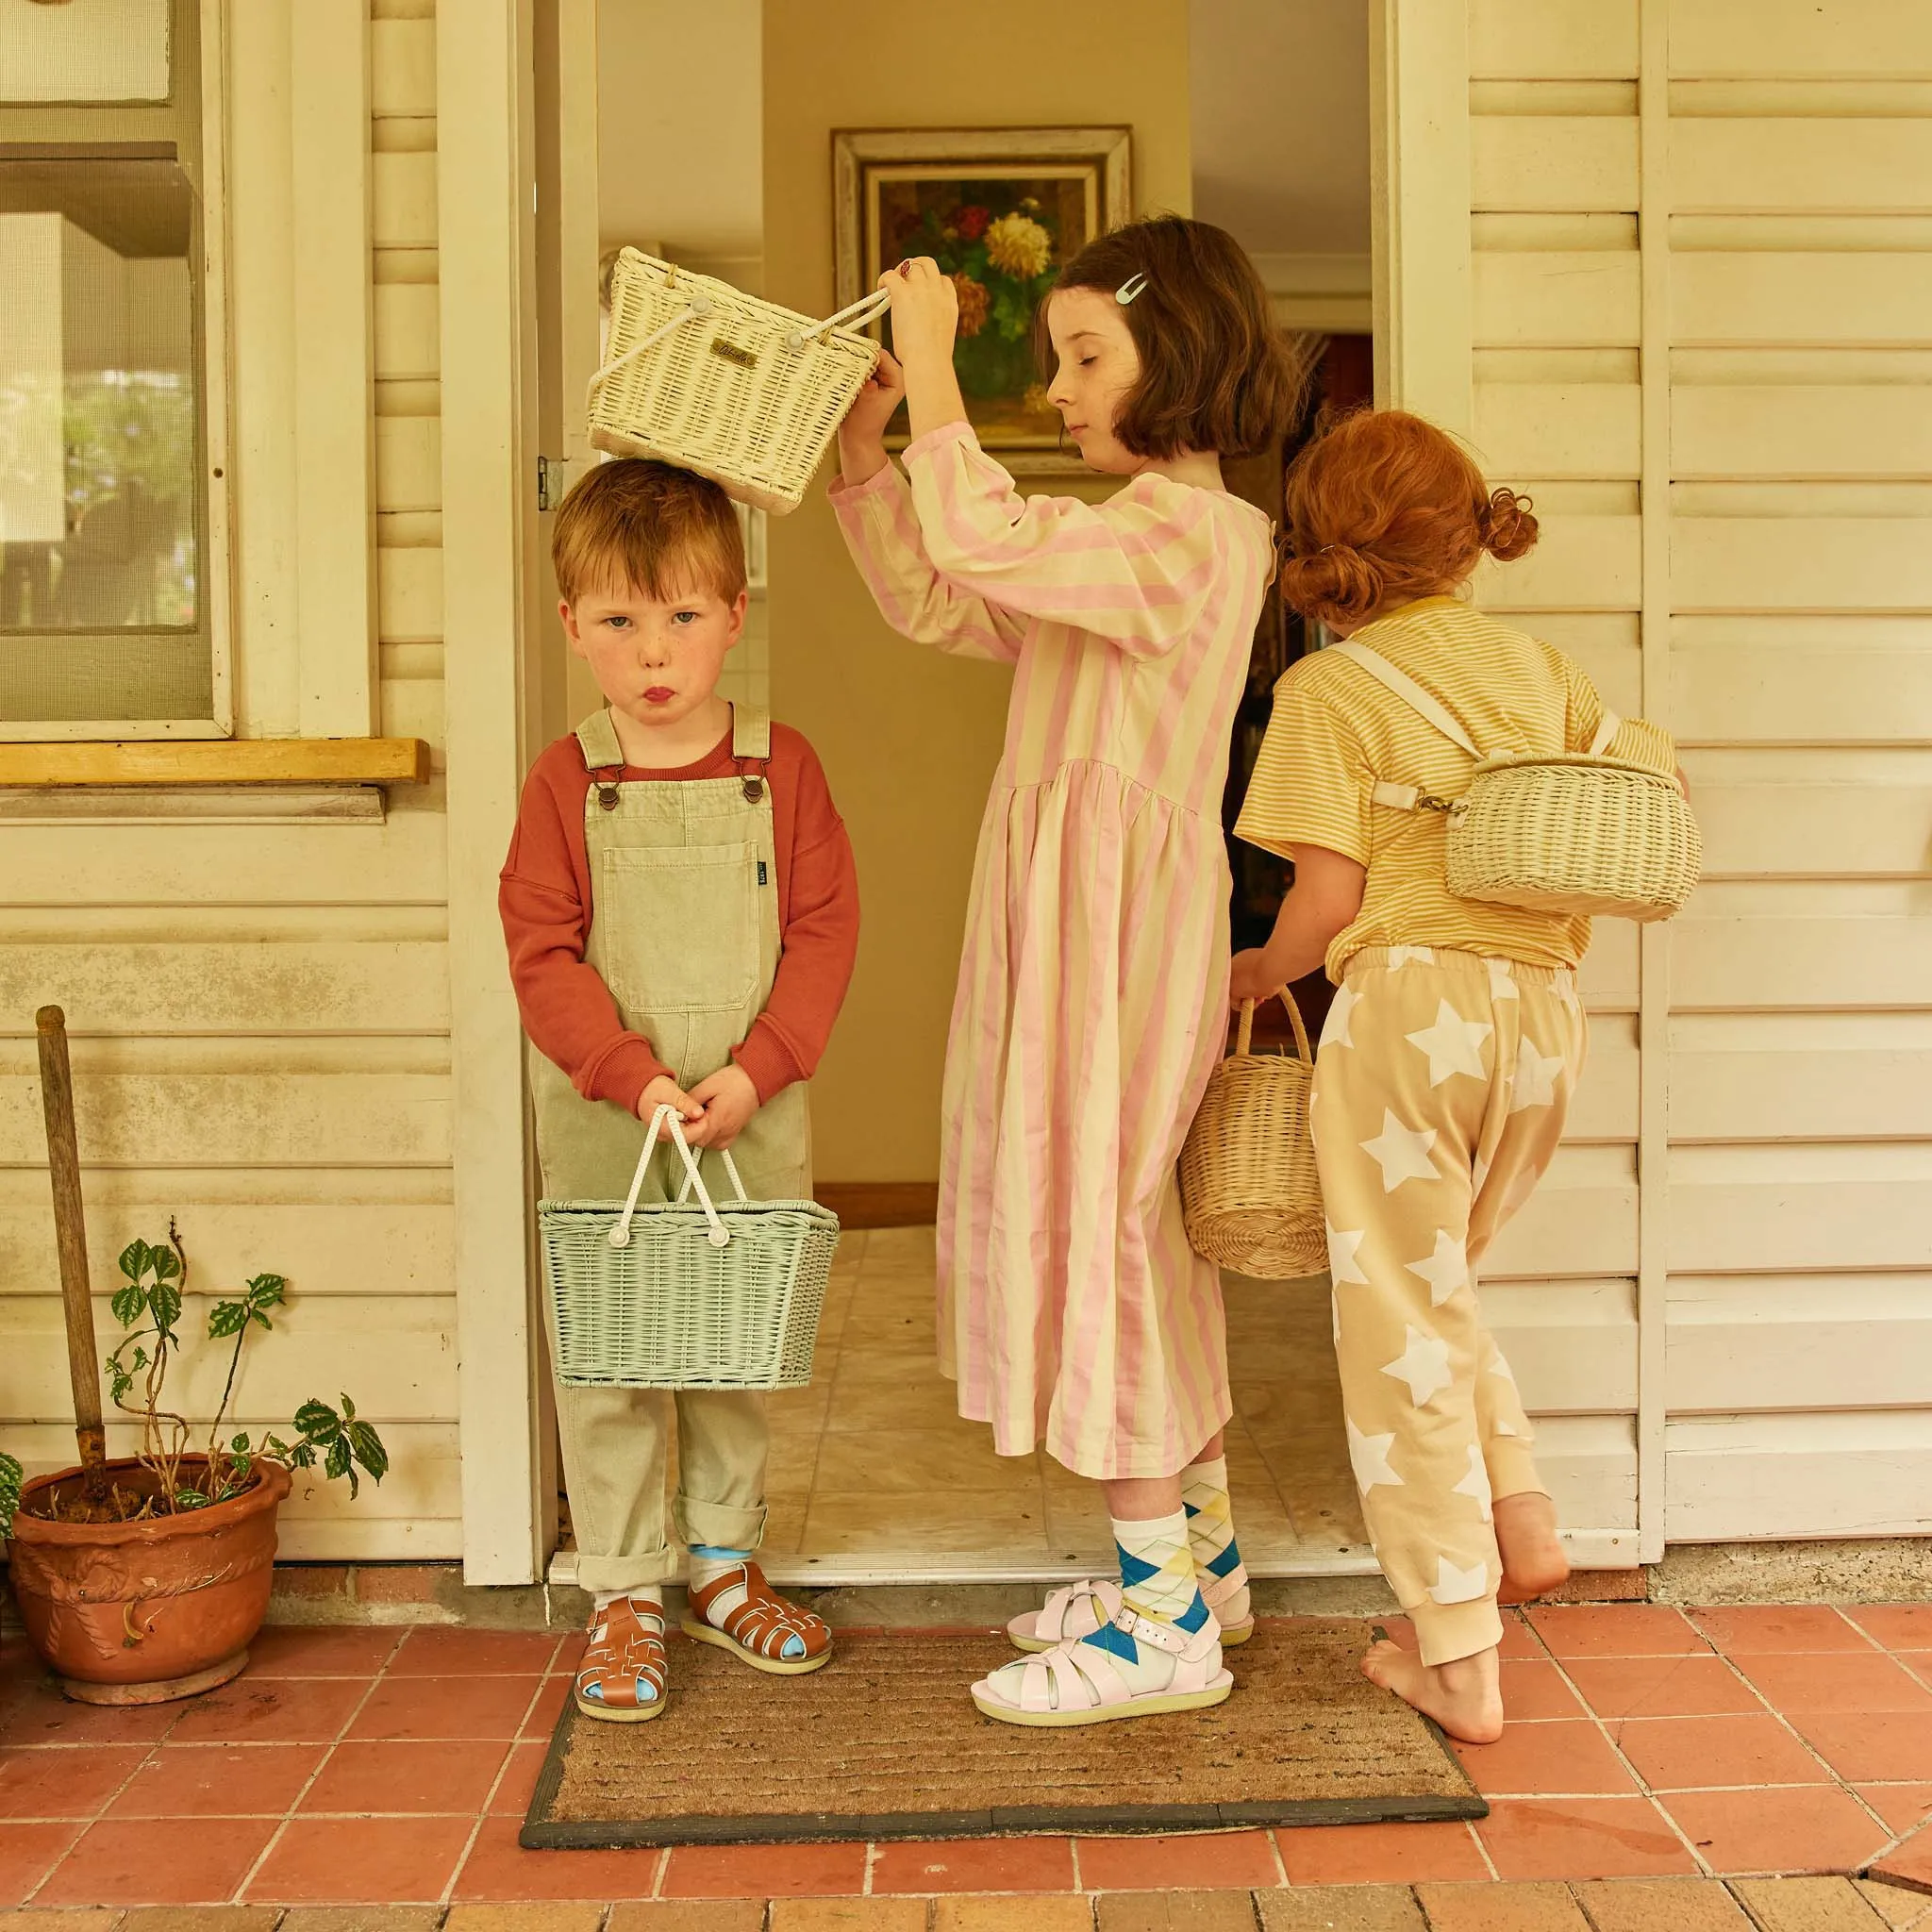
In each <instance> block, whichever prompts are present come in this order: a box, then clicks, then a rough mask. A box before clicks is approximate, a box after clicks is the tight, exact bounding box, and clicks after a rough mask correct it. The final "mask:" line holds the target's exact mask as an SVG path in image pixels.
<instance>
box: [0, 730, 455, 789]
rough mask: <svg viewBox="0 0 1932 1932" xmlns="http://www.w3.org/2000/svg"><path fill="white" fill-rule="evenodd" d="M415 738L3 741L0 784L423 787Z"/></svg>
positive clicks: (425, 755) (423, 751) (425, 763)
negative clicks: (108, 742)
mask: <svg viewBox="0 0 1932 1932" xmlns="http://www.w3.org/2000/svg"><path fill="white" fill-rule="evenodd" d="M428 780H429V747H428V745H427V744H426V743H425V741H423V740H422V739H420V738H229V739H217V740H192V741H191V740H170V741H163V740H155V739H144V740H131V741H124V742H120V743H112V744H102V743H64V744H0V786H17V787H24V788H28V789H39V790H53V789H56V788H59V787H66V786H78V785H85V786H92V787H101V786H145V787H149V788H152V787H156V786H175V785H182V786H202V785H221V786H236V785H424V784H426V783H428Z"/></svg>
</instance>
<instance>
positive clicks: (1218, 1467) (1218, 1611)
mask: <svg viewBox="0 0 1932 1932" xmlns="http://www.w3.org/2000/svg"><path fill="white" fill-rule="evenodd" d="M1181 1510H1182V1513H1183V1514H1184V1515H1185V1516H1186V1517H1187V1519H1188V1547H1189V1548H1190V1549H1191V1550H1192V1551H1193V1553H1194V1568H1195V1569H1196V1570H1197V1571H1199V1573H1200V1576H1201V1584H1202V1588H1203V1589H1204V1591H1213V1590H1214V1587H1215V1585H1216V1583H1218V1582H1221V1581H1223V1580H1224V1579H1225V1578H1227V1577H1229V1576H1232V1575H1234V1574H1235V1573H1236V1572H1237V1571H1239V1570H1240V1569H1241V1550H1240V1548H1239V1546H1238V1545H1237V1544H1236V1542H1235V1540H1234V1509H1233V1507H1232V1505H1230V1503H1229V1502H1228V1500H1227V1457H1224V1456H1217V1457H1215V1458H1214V1460H1213V1461H1212V1462H1196V1463H1193V1464H1191V1466H1190V1467H1189V1468H1187V1469H1185V1470H1183V1471H1182V1472H1181ZM1216 1594H1217V1595H1220V1601H1219V1602H1218V1603H1216V1604H1215V1605H1214V1607H1213V1608H1214V1614H1215V1616H1216V1617H1217V1618H1218V1619H1219V1620H1220V1622H1221V1624H1222V1627H1223V1628H1224V1629H1225V1628H1227V1627H1228V1626H1230V1625H1232V1624H1245V1623H1246V1622H1247V1621H1248V1614H1249V1599H1248V1586H1247V1584H1246V1583H1245V1582H1242V1583H1241V1584H1238V1585H1237V1586H1236V1587H1235V1588H1234V1589H1233V1590H1230V1591H1226V1593H1225V1594H1224V1595H1223V1594H1220V1592H1218V1591H1217V1592H1216Z"/></svg>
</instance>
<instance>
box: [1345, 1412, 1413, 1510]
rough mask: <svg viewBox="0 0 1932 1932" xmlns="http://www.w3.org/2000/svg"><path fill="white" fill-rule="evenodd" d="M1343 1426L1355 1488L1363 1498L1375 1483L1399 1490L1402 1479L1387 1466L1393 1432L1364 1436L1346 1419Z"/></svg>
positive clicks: (1392, 1442)
mask: <svg viewBox="0 0 1932 1932" xmlns="http://www.w3.org/2000/svg"><path fill="white" fill-rule="evenodd" d="M1343 1424H1344V1426H1345V1427H1346V1428H1347V1430H1348V1459H1349V1461H1350V1463H1351V1464H1352V1465H1353V1466H1354V1469H1355V1486H1356V1488H1357V1489H1358V1490H1359V1491H1361V1492H1362V1494H1363V1495H1365V1496H1366V1495H1367V1494H1368V1493H1369V1491H1371V1490H1373V1489H1374V1487H1375V1485H1376V1484H1377V1483H1382V1484H1385V1485H1388V1486H1391V1487H1393V1488H1395V1489H1398V1490H1399V1489H1401V1488H1402V1487H1403V1481H1402V1478H1401V1477H1400V1476H1399V1475H1397V1474H1395V1472H1394V1471H1393V1470H1392V1469H1391V1468H1390V1466H1389V1452H1390V1450H1391V1449H1392V1448H1393V1447H1394V1446H1395V1432H1394V1430H1393V1429H1391V1430H1390V1432H1389V1433H1388V1434H1387V1435H1386V1436H1365V1435H1363V1434H1362V1432H1361V1431H1360V1430H1359V1429H1358V1428H1357V1427H1356V1425H1355V1424H1353V1423H1352V1422H1349V1421H1348V1420H1347V1418H1346V1417H1344V1418H1343Z"/></svg>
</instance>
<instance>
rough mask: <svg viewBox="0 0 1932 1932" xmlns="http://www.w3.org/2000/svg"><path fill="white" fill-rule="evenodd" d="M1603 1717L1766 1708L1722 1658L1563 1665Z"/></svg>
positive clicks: (1589, 1660)
mask: <svg viewBox="0 0 1932 1932" xmlns="http://www.w3.org/2000/svg"><path fill="white" fill-rule="evenodd" d="M1563 1668H1564V1669H1565V1670H1566V1671H1568V1672H1569V1674H1570V1675H1571V1678H1572V1680H1573V1681H1574V1683H1575V1685H1576V1688H1577V1689H1578V1690H1579V1691H1582V1692H1583V1696H1584V1701H1585V1702H1586V1703H1587V1704H1588V1705H1589V1706H1590V1707H1591V1709H1592V1710H1593V1711H1595V1712H1596V1714H1597V1716H1599V1717H1601V1718H1620V1717H1729V1716H1733V1715H1740V1716H1741V1715H1742V1714H1744V1713H1745V1712H1748V1711H1756V1710H1762V1709H1763V1708H1764V1706H1763V1705H1762V1704H1761V1703H1760V1702H1759V1700H1758V1698H1757V1693H1756V1692H1755V1691H1753V1690H1752V1688H1751V1686H1750V1685H1749V1684H1747V1683H1745V1682H1744V1681H1743V1679H1742V1678H1740V1676H1739V1675H1738V1674H1737V1672H1736V1671H1734V1670H1733V1669H1732V1668H1731V1666H1730V1665H1729V1664H1728V1663H1727V1662H1725V1660H1724V1658H1723V1657H1712V1656H1711V1655H1710V1654H1709V1653H1708V1652H1704V1653H1701V1654H1700V1655H1697V1656H1694V1657H1573V1658H1570V1659H1569V1660H1568V1661H1567V1662H1566V1663H1565V1664H1564V1666H1563Z"/></svg>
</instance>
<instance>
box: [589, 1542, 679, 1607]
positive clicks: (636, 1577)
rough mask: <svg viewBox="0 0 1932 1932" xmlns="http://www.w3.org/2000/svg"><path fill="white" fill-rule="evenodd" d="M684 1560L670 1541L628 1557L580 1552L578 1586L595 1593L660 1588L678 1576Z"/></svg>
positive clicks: (634, 1552)
mask: <svg viewBox="0 0 1932 1932" xmlns="http://www.w3.org/2000/svg"><path fill="white" fill-rule="evenodd" d="M681 1567H682V1561H681V1557H680V1554H679V1552H678V1551H676V1550H675V1549H673V1548H672V1547H671V1546H670V1545H669V1544H668V1543H666V1544H661V1545H659V1547H658V1548H657V1549H655V1550H638V1551H633V1552H632V1553H631V1554H630V1555H629V1556H625V1557H593V1556H591V1555H590V1554H589V1553H588V1552H586V1551H582V1550H580V1551H578V1552H577V1588H578V1589H579V1590H588V1591H591V1593H592V1594H593V1595H594V1594H597V1593H600V1592H601V1593H606V1594H608V1592H609V1591H618V1590H625V1591H629V1590H657V1589H658V1588H659V1587H660V1586H661V1585H663V1584H666V1583H669V1582H671V1581H672V1580H673V1578H675V1576H676V1575H677V1574H678V1572H679V1570H680V1568H681Z"/></svg>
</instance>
